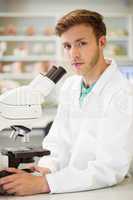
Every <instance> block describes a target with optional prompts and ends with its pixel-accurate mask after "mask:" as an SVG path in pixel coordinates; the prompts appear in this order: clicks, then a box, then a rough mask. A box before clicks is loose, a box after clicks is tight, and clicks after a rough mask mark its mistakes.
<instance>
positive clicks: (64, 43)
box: [62, 37, 86, 45]
mask: <svg viewBox="0 0 133 200" xmlns="http://www.w3.org/2000/svg"><path fill="white" fill-rule="evenodd" d="M84 39H86V38H85V37H82V38H78V39H77V40H75V41H74V42H80V41H81V40H84ZM66 44H70V43H69V42H63V43H62V45H66Z"/></svg>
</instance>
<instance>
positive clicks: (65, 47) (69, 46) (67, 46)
mask: <svg viewBox="0 0 133 200" xmlns="http://www.w3.org/2000/svg"><path fill="white" fill-rule="evenodd" d="M63 47H64V49H66V50H69V49H71V45H70V44H64V45H63Z"/></svg>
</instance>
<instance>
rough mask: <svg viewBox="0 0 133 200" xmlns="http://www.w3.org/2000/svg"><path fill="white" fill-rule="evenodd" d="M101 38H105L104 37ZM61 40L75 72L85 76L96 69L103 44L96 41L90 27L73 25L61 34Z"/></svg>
mask: <svg viewBox="0 0 133 200" xmlns="http://www.w3.org/2000/svg"><path fill="white" fill-rule="evenodd" d="M102 37H104V36H102ZM99 40H100V39H99ZM101 40H105V37H104V39H101ZM61 41H62V44H63V48H64V53H65V55H66V58H67V59H68V61H69V62H70V64H71V66H72V67H73V69H74V71H75V72H76V73H77V74H79V75H83V76H86V75H87V74H88V73H91V72H92V71H95V70H97V67H96V65H97V63H98V61H99V58H100V54H101V52H102V51H103V46H104V45H100V44H102V43H101V41H100V44H99V41H98V42H97V41H96V37H95V34H94V32H93V30H92V28H91V27H89V26H85V25H84V24H82V25H75V26H74V27H72V28H70V29H69V30H68V31H66V32H64V33H63V34H62V35H61ZM103 43H104V41H103Z"/></svg>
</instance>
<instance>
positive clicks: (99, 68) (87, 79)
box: [83, 58, 109, 87]
mask: <svg viewBox="0 0 133 200" xmlns="http://www.w3.org/2000/svg"><path fill="white" fill-rule="evenodd" d="M108 65H109V64H107V63H106V62H105V59H104V58H103V59H102V60H99V61H98V63H97V64H96V65H95V66H94V67H93V69H92V70H91V71H90V72H89V73H88V74H87V75H86V76H84V77H83V81H84V84H85V86H86V87H91V86H92V84H94V83H95V82H96V81H97V80H98V79H99V77H100V76H101V74H102V73H103V72H104V70H105V69H106V68H107V67H108Z"/></svg>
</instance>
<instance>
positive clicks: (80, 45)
mask: <svg viewBox="0 0 133 200" xmlns="http://www.w3.org/2000/svg"><path fill="white" fill-rule="evenodd" d="M86 44H87V42H84V41H80V42H79V43H78V46H79V47H82V46H85V45H86Z"/></svg>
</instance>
